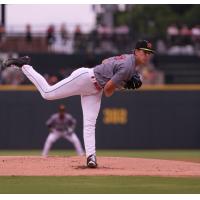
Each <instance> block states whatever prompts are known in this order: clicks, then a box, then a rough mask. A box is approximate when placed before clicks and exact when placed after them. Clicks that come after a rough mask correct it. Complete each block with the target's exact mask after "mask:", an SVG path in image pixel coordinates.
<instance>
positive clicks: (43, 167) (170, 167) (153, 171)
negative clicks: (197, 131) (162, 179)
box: [0, 156, 200, 176]
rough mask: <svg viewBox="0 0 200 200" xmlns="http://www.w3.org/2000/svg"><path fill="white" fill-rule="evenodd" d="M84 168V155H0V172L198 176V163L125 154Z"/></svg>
mask: <svg viewBox="0 0 200 200" xmlns="http://www.w3.org/2000/svg"><path fill="white" fill-rule="evenodd" d="M97 161H98V168H96V169H88V168H87V167H86V158H85V157H78V156H76V157H57V156H52V157H47V158H43V157H40V156H1V157H0V176H111V175H116V176H200V163H192V162H184V161H172V160H159V159H144V158H125V157H97Z"/></svg>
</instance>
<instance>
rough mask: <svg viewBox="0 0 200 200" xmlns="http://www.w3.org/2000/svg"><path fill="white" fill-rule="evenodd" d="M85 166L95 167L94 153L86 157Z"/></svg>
mask: <svg viewBox="0 0 200 200" xmlns="http://www.w3.org/2000/svg"><path fill="white" fill-rule="evenodd" d="M87 166H88V167H89V168H97V160H96V156H95V155H94V154H92V155H90V156H88V157H87Z"/></svg>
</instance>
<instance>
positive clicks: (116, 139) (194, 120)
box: [0, 91, 200, 149]
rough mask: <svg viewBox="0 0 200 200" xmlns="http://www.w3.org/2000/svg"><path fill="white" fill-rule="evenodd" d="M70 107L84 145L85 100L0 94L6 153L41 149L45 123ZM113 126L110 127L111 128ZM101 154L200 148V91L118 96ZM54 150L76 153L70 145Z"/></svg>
mask: <svg viewBox="0 0 200 200" xmlns="http://www.w3.org/2000/svg"><path fill="white" fill-rule="evenodd" d="M60 103H65V104H66V106H67V108H68V110H69V112H70V113H72V115H73V116H74V117H75V118H76V119H77V122H78V125H77V129H76V132H77V134H78V137H79V138H80V139H81V142H82V143H83V137H82V110H81V106H80V97H78V96H76V97H70V98H68V99H64V100H57V101H46V100H44V99H42V98H41V96H40V94H39V93H38V92H33V91H0V124H1V126H0V149H41V148H42V147H43V144H44V141H45V138H46V136H47V134H48V130H47V128H46V127H45V121H46V120H47V119H48V117H49V116H50V115H51V114H52V113H54V112H55V111H56V110H57V106H58V105H59V104H60ZM105 123H107V124H105ZM96 140H97V148H98V149H109V148H111V149H117V148H118V149H143V148H146V149H158V148H159V149H160V148H200V91H138V92H117V93H116V94H114V96H112V97H110V98H106V97H103V99H102V107H101V111H100V114H99V118H98V122H97V131H96ZM53 148H72V145H71V144H70V143H68V142H65V141H64V140H60V141H58V142H57V143H56V144H55V145H54V147H53Z"/></svg>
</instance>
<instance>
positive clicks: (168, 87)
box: [0, 84, 200, 91]
mask: <svg viewBox="0 0 200 200" xmlns="http://www.w3.org/2000/svg"><path fill="white" fill-rule="evenodd" d="M174 90H177V91H178V90H183V91H184V90H191V91H192V90H200V84H165V85H143V86H142V87H141V88H140V89H139V90H137V91H174ZM0 91H37V89H36V87H35V86H33V85H0ZM129 91H130V90H129Z"/></svg>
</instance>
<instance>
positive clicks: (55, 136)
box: [42, 130, 84, 156]
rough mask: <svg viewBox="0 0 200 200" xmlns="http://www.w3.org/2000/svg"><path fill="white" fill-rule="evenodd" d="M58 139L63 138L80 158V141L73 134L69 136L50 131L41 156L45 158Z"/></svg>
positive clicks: (60, 132)
mask: <svg viewBox="0 0 200 200" xmlns="http://www.w3.org/2000/svg"><path fill="white" fill-rule="evenodd" d="M59 138H64V139H66V140H68V141H69V142H71V143H72V144H73V145H74V148H75V150H76V153H77V155H79V156H82V155H84V151H83V148H82V146H81V143H80V140H79V139H78V137H77V135H76V134H75V133H71V134H70V135H69V134H67V133H66V132H62V131H57V130H52V132H51V133H49V135H48V137H47V139H46V141H45V144H44V148H43V151H42V156H47V155H48V153H49V151H50V149H51V147H52V145H53V143H55V142H56V141H57V140H58V139H59Z"/></svg>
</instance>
